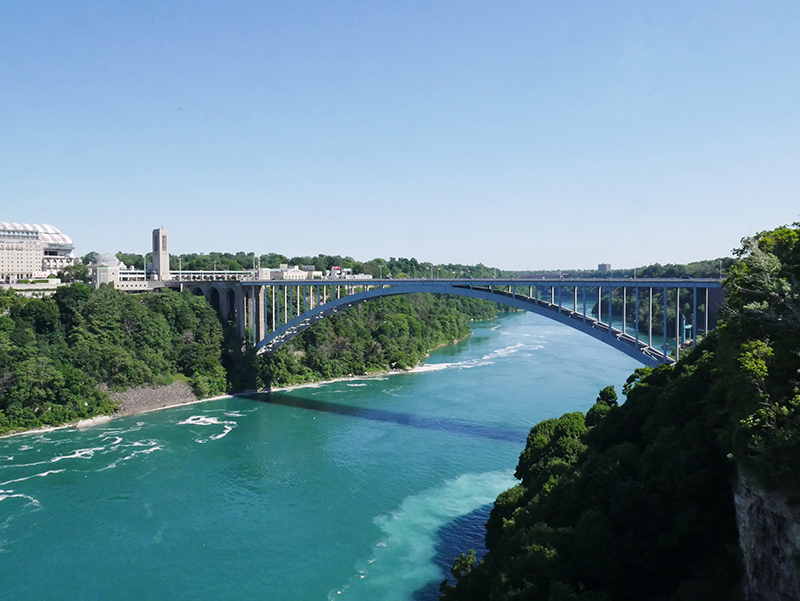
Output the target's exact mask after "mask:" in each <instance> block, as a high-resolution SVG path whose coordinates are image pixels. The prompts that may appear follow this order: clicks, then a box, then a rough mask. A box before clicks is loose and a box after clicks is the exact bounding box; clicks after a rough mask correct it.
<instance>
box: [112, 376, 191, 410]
mask: <svg viewBox="0 0 800 601" xmlns="http://www.w3.org/2000/svg"><path fill="white" fill-rule="evenodd" d="M111 398H113V399H114V400H117V401H121V402H122V405H120V407H119V408H118V409H117V411H116V413H115V415H116V416H122V415H133V414H135V413H141V412H142V411H152V410H153V409H159V408H161V407H169V406H171V405H180V404H181V403H190V402H192V401H196V400H197V397H196V396H195V395H194V393H193V392H192V389H191V388H190V387H189V385H188V384H186V382H173V383H172V384H170V385H169V386H160V387H157V388H130V389H128V390H126V391H125V392H112V393H111Z"/></svg>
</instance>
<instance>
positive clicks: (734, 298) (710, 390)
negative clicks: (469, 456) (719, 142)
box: [442, 224, 800, 601]
mask: <svg viewBox="0 0 800 601" xmlns="http://www.w3.org/2000/svg"><path fill="white" fill-rule="evenodd" d="M739 255H740V256H741V257H742V261H741V262H739V263H737V264H735V265H733V266H732V267H731V270H730V272H729V277H728V280H727V286H728V298H727V301H726V306H725V309H724V315H723V318H724V324H723V325H722V326H721V327H720V328H719V329H718V330H717V331H716V332H715V333H714V334H713V335H712V336H710V337H709V338H707V339H706V340H705V341H704V342H703V343H702V344H701V345H699V346H698V347H697V348H696V349H695V350H694V351H693V352H692V353H690V354H689V355H688V356H687V357H685V358H684V359H683V360H682V361H681V362H680V363H679V364H678V365H677V366H675V367H667V366H662V367H659V368H657V369H655V370H652V369H639V370H636V372H635V373H634V374H633V375H632V376H631V377H630V378H629V380H628V383H627V385H626V387H625V391H624V392H625V393H626V395H627V401H626V402H625V404H624V405H621V406H617V403H616V399H615V395H613V394H610V393H609V390H605V391H603V393H602V394H601V396H600V398H598V401H597V403H596V404H595V405H594V407H593V408H592V409H591V410H590V411H589V412H588V413H587V414H586V415H585V416H584V415H583V414H581V413H572V414H567V415H564V416H563V417H561V418H560V419H552V420H547V421H545V422H542V423H540V424H538V425H537V426H535V427H534V428H533V429H532V430H531V433H530V435H529V437H528V441H527V445H526V447H525V450H524V451H523V452H522V454H521V456H520V460H519V464H518V466H517V471H516V476H517V478H519V479H520V484H519V485H517V486H516V487H514V488H512V489H510V490H509V491H507V492H505V493H503V494H502V495H500V497H498V499H497V501H496V502H495V506H494V509H493V511H492V514H491V517H490V519H489V521H488V523H487V526H486V545H487V549H488V553H487V555H486V557H485V558H484V560H483V561H482V562H480V563H476V562H475V561H474V557H473V556H471V555H469V554H465V555H463V556H462V557H461V558H460V559H459V560H457V561H456V563H455V565H454V569H453V573H454V575H455V576H456V577H457V582H456V584H455V586H452V585H450V584H444V583H443V586H442V599H443V600H445V601H455V600H462V601H466V600H479V599H480V600H484V599H491V600H493V601H494V600H496V601H500V600H511V599H542V600H545V601H547V600H551V601H556V600H569V599H574V600H577V599H581V600H609V601H611V600H613V601H624V600H627V599H630V600H631V601H633V600H637V601H638V600H644V601H648V600H653V601H656V600H658V601H660V600H676V601H677V600H700V599H703V600H713V599H719V600H720V601H722V600H730V599H737V598H739V596H740V585H741V581H742V561H741V555H740V551H739V549H738V547H737V536H738V533H737V528H736V522H735V510H734V504H733V494H732V485H733V482H734V480H735V477H736V472H737V470H740V471H743V472H744V473H746V474H749V475H751V476H754V477H755V478H756V479H757V480H758V481H759V482H760V483H761V484H762V485H763V486H764V487H765V488H766V489H767V490H777V491H779V492H781V493H783V494H785V495H786V497H787V498H788V499H793V500H794V501H793V502H795V503H796V502H797V499H799V498H800V393H798V390H800V376H799V375H798V374H799V373H800V371H798V370H800V305H799V304H798V298H800V284H798V283H799V282H800V224H795V225H794V226H793V227H782V228H778V229H777V230H774V231H771V232H763V233H761V234H758V235H757V236H755V237H753V238H752V239H747V240H745V241H744V245H743V247H742V248H741V250H740V251H739Z"/></svg>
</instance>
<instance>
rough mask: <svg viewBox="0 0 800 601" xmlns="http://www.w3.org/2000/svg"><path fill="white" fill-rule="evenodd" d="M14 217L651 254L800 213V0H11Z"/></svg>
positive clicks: (313, 245)
mask: <svg viewBox="0 0 800 601" xmlns="http://www.w3.org/2000/svg"><path fill="white" fill-rule="evenodd" d="M0 208H1V209H2V210H0V221H20V222H29V223H31V222H32V223H49V224H52V225H54V226H56V227H58V228H60V229H62V230H63V231H64V232H65V233H67V234H68V235H70V236H71V237H72V238H73V239H74V240H75V243H76V252H78V253H79V254H83V253H85V252H88V251H89V250H97V251H100V252H109V251H110V252H116V251H118V250H124V251H128V252H144V251H146V250H148V249H149V244H150V231H151V230H152V229H153V228H154V227H159V226H163V227H166V228H168V229H169V230H170V235H171V241H172V251H173V252H176V253H180V252H207V251H211V250H221V251H233V252H235V251H237V250H246V251H255V252H258V253H265V252H271V251H272V252H280V253H283V254H286V255H290V256H291V255H295V254H309V255H316V254H318V253H327V254H337V253H338V254H343V255H351V256H353V257H355V258H357V259H360V260H368V259H371V258H373V257H377V256H382V257H384V258H389V257H390V256H394V257H400V256H403V257H411V256H414V257H417V258H418V259H420V260H428V261H433V262H437V263H439V262H441V263H446V262H462V263H475V262H479V261H482V262H484V263H486V264H489V265H495V266H498V267H501V268H506V269H525V268H541V269H545V268H560V267H561V268H570V267H573V268H587V267H589V268H590V267H595V266H596V265H597V263H599V262H610V263H612V265H613V266H615V267H632V266H635V265H642V264H647V263H652V262H656V261H658V262H661V263H669V262H687V261H693V260H700V259H704V258H714V257H718V256H727V255H728V254H729V252H730V250H731V249H732V248H734V247H735V246H738V243H739V240H740V238H741V237H742V236H745V235H748V234H752V233H754V232H756V231H759V230H764V229H769V228H772V227H775V226H778V225H780V224H784V223H791V222H793V221H798V220H800V2H797V0H787V1H784V2H774V1H770V0H766V1H761V2H756V1H755V0H751V1H748V2H739V1H736V0H720V1H716V0H703V1H702V2H697V1H696V0H678V1H671V2H636V1H629V2H622V1H607V2H596V1H593V0H565V1H558V2H554V1H551V0H547V1H544V0H542V1H532V0H524V1H496V0H494V1H488V0H487V1H465V0H453V1H446V2H445V1H436V0H433V1H431V0H425V1H414V0H408V1H403V2H374V1H373V2H355V1H349V0H342V1H337V2H331V1H327V2H315V1H302V0H297V1H292V2H272V1H260V2H257V1H251V2H237V1H232V0H226V1H225V2H221V1H216V2H204V1H197V0H193V1H191V2H190V1H186V2H173V1H169V0H158V1H144V0H137V1H136V2H123V1H110V0H103V1H99V0H98V1H94V2H90V1H78V0H70V1H69V2H64V1H62V0H53V1H37V0H27V1H24V2H2V3H0Z"/></svg>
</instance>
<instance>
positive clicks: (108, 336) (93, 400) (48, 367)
mask: <svg viewBox="0 0 800 601" xmlns="http://www.w3.org/2000/svg"><path fill="white" fill-rule="evenodd" d="M222 340H223V335H222V326H221V325H220V323H219V320H218V319H217V317H216V314H215V313H214V311H213V309H212V308H211V307H210V306H209V305H208V304H207V303H206V302H205V299H203V298H198V297H193V296H191V295H189V294H177V293H173V292H168V293H164V294H159V295H155V294H151V295H142V296H129V295H126V294H124V293H122V292H118V291H116V290H114V289H113V288H110V287H107V286H103V287H101V288H100V289H99V290H96V291H94V290H92V289H91V288H90V287H89V286H86V285H85V284H73V285H72V286H68V287H62V288H59V289H58V291H57V292H56V294H55V295H53V296H51V297H45V298H42V299H36V298H34V299H26V298H22V297H18V296H16V295H15V294H13V293H11V292H3V293H2V296H0V433H3V432H7V431H9V430H20V429H27V428H33V427H38V426H42V425H55V424H59V423H63V422H66V421H73V420H77V419H81V418H84V417H90V416H92V415H98V414H102V413H109V412H111V411H113V409H114V404H113V402H112V401H111V399H110V398H109V396H108V394H107V392H106V391H107V390H108V389H124V388H127V387H130V386H141V385H146V384H155V385H157V384H168V383H170V382H172V381H173V380H174V379H175V378H183V379H186V380H188V381H189V382H190V383H191V385H192V386H193V388H194V389H195V391H196V392H198V393H199V394H201V395H211V394H217V393H221V392H224V391H225V389H226V380H225V371H224V370H223V368H222V365H221V363H220V358H221V351H222Z"/></svg>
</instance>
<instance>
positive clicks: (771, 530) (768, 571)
mask: <svg viewBox="0 0 800 601" xmlns="http://www.w3.org/2000/svg"><path fill="white" fill-rule="evenodd" d="M734 501H735V503H736V522H737V526H738V527H739V546H740V547H741V549H742V555H743V559H744V567H745V581H744V595H745V599H747V601H800V508H798V507H792V506H791V505H789V503H788V502H787V501H786V498H785V497H784V496H783V495H782V494H780V493H778V492H768V491H766V490H764V488H763V487H761V485H760V484H758V482H756V481H755V480H754V479H753V478H752V477H750V476H747V475H745V474H741V473H740V474H739V482H738V483H737V486H736V490H735V492H734Z"/></svg>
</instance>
